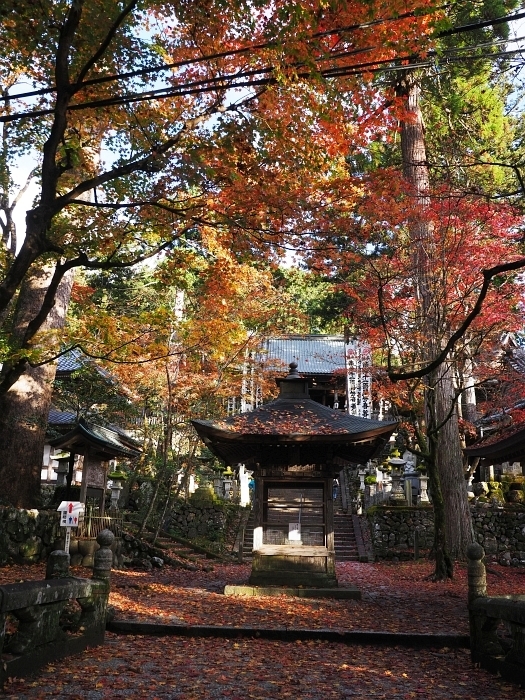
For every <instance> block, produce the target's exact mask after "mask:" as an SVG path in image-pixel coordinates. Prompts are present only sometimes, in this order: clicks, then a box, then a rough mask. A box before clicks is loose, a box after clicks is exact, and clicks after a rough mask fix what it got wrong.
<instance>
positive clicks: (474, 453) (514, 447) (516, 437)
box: [463, 429, 525, 459]
mask: <svg viewBox="0 0 525 700" xmlns="http://www.w3.org/2000/svg"><path fill="white" fill-rule="evenodd" d="M463 451H464V453H465V454H466V455H467V457H485V458H493V459H499V458H500V457H507V456H511V455H516V454H519V453H523V452H525V429H524V430H520V431H519V432H517V433H514V434H513V435H509V437H508V438H503V439H502V440H499V441H498V442H494V443H491V444H489V445H483V443H480V444H479V445H472V447H466V448H465V449H464V450H463Z"/></svg>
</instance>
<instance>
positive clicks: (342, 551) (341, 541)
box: [334, 489, 362, 561]
mask: <svg viewBox="0 0 525 700" xmlns="http://www.w3.org/2000/svg"><path fill="white" fill-rule="evenodd" d="M334 544H335V560H336V561H362V558H361V557H360V552H359V549H358V546H357V538H356V533H355V531H354V522H353V517H352V515H349V514H348V513H345V512H344V511H343V504H342V502H341V489H339V493H338V495H337V498H336V499H335V500H334Z"/></svg>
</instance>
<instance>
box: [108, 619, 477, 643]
mask: <svg viewBox="0 0 525 700" xmlns="http://www.w3.org/2000/svg"><path fill="white" fill-rule="evenodd" d="M106 629H107V631H108V632H114V633H115V634H136V635H152V636H180V637H222V638H225V639H235V638H238V637H256V638H259V639H275V640H277V641H282V642H293V641H297V640H310V639H319V640H323V641H327V642H342V643H344V644H373V645H378V646H379V645H381V646H390V647H394V646H403V647H410V648H414V649H418V648H422V647H425V648H429V647H433V648H443V647H449V648H456V649H457V648H462V649H468V648H469V646H470V639H469V637H468V635H461V634H417V633H410V632H373V631H368V630H363V631H353V630H346V631H345V630H335V629H292V628H287V627H272V628H269V627H251V626H250V625H246V626H241V627H231V626H227V625H174V624H162V623H156V622H136V621H132V620H112V621H111V622H109V623H108V625H107V628H106Z"/></svg>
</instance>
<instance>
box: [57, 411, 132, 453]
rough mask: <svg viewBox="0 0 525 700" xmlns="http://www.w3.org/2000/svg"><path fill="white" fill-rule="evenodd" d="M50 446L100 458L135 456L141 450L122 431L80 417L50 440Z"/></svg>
mask: <svg viewBox="0 0 525 700" xmlns="http://www.w3.org/2000/svg"><path fill="white" fill-rule="evenodd" d="M49 444H50V445H51V446H52V447H58V448H60V449H65V450H71V451H72V452H75V453H77V454H86V453H88V452H89V454H90V456H93V455H96V456H98V457H100V459H102V460H108V459H113V458H114V457H128V458H130V459H133V458H136V457H138V456H139V455H140V454H141V450H140V449H139V447H138V445H137V444H136V443H135V441H134V440H133V439H132V438H131V437H130V436H129V435H127V434H126V433H124V432H123V431H120V430H117V429H115V428H107V427H104V426H102V425H96V424H94V423H88V422H87V421H86V420H84V419H83V418H81V419H80V420H79V422H78V424H77V425H76V426H75V427H74V428H73V430H70V431H69V432H68V433H66V434H65V435H62V436H60V437H58V438H55V439H54V440H50V442H49Z"/></svg>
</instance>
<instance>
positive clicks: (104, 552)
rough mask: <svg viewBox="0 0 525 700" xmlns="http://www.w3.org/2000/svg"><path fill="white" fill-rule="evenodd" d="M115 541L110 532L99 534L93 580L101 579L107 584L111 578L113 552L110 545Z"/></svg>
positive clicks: (104, 531)
mask: <svg viewBox="0 0 525 700" xmlns="http://www.w3.org/2000/svg"><path fill="white" fill-rule="evenodd" d="M114 540H115V535H114V534H113V533H112V532H111V530H102V532H99V534H98V537H97V542H98V544H99V545H100V549H97V551H96V552H95V562H94V564H93V578H97V579H101V580H103V581H107V582H108V583H109V579H110V576H111V566H112V564H113V552H112V551H111V549H110V548H111V545H112V544H113V542H114Z"/></svg>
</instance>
